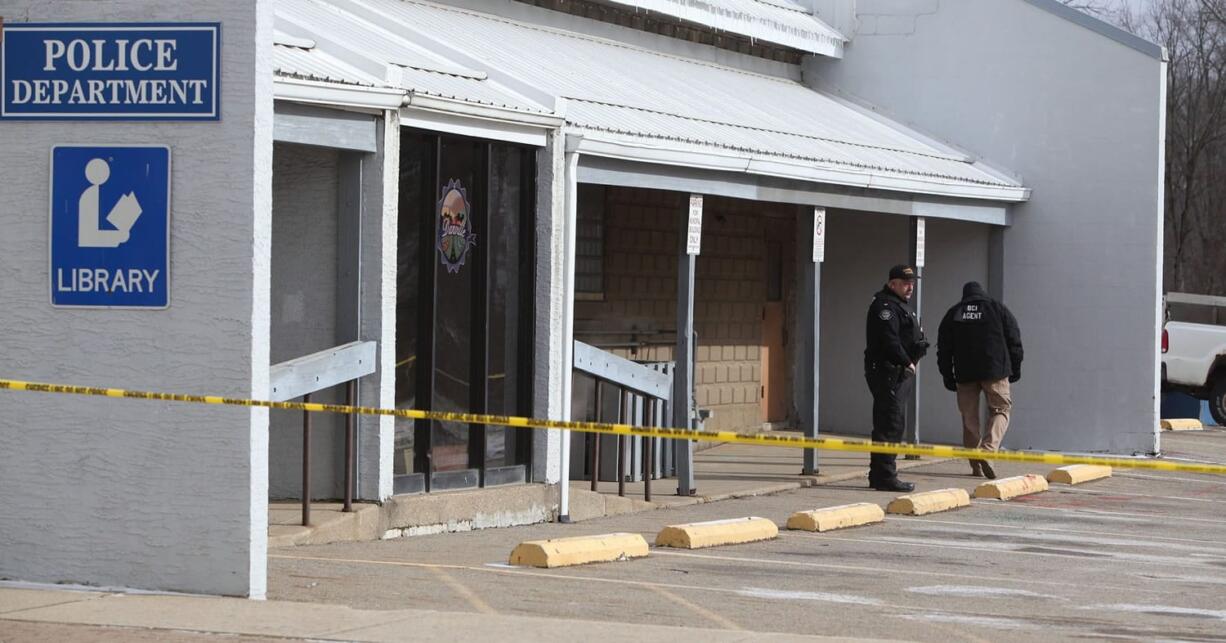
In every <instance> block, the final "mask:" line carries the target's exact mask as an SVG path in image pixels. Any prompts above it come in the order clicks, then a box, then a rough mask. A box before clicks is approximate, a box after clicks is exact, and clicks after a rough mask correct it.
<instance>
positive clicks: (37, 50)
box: [0, 23, 221, 120]
mask: <svg viewBox="0 0 1226 643" xmlns="http://www.w3.org/2000/svg"><path fill="white" fill-rule="evenodd" d="M2 37H3V44H2V46H0V80H2V81H3V85H0V99H2V100H0V118H7V119H126V120H217V119H219V118H220V106H219V96H220V87H219V76H218V73H219V69H220V64H219V61H220V55H221V25H220V24H219V23H132V24H85V23H78V24H50V23H48V24H36V23H16V24H14V23H6V24H5V25H4V31H3V34H2Z"/></svg>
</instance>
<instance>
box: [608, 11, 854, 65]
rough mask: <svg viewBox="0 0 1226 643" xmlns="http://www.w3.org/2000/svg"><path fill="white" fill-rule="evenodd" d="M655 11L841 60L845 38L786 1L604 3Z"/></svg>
mask: <svg viewBox="0 0 1226 643" xmlns="http://www.w3.org/2000/svg"><path fill="white" fill-rule="evenodd" d="M604 1H605V2H609V3H610V4H616V5H621V6H625V7H633V8H635V9H638V10H643V11H654V12H657V13H661V14H664V15H667V16H672V17H674V18H679V19H681V20H685V21H687V22H693V23H696V24H700V25H704V26H707V27H713V28H715V29H719V30H721V31H727V32H730V33H735V34H739V35H742V36H745V37H748V38H752V39H755V40H763V41H766V42H771V43H775V44H778V45H783V46H785V47H791V48H793V49H799V50H801V51H807V52H811V53H815V54H823V55H826V56H834V57H842V55H843V43H845V42H847V38H845V37H844V36H843V34H840V33H839V32H838V31H835V30H834V29H833V28H832V27H830V26H829V25H827V24H826V23H825V22H822V20H821V19H820V18H818V17H817V16H815V15H813V12H812V11H811V10H810V9H808V8H806V7H803V6H801V5H799V4H797V3H795V2H790V1H789V0H604Z"/></svg>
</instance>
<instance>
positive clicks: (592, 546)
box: [508, 533, 648, 568]
mask: <svg viewBox="0 0 1226 643" xmlns="http://www.w3.org/2000/svg"><path fill="white" fill-rule="evenodd" d="M647 552H648V548H647V541H646V540H644V539H643V536H642V535H640V534H627V533H616V534H599V535H595V536H571V537H569V538H554V539H552V540H529V541H527V542H522V543H520V544H519V545H518V546H516V547H515V549H514V550H513V551H511V557H510V559H509V560H508V562H509V563H510V564H512V565H517V566H520V567H547V568H553V567H569V566H571V565H585V564H587V563H607V562H611V561H617V560H629V559H631V558H643V557H645V556H647Z"/></svg>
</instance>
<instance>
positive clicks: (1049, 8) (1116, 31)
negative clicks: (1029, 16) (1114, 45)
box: [1025, 0, 1167, 62]
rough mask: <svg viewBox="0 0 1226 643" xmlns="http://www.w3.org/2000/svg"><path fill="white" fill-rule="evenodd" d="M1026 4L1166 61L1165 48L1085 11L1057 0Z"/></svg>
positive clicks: (1027, 0) (1155, 58)
mask: <svg viewBox="0 0 1226 643" xmlns="http://www.w3.org/2000/svg"><path fill="white" fill-rule="evenodd" d="M1025 2H1026V3H1027V4H1030V5H1033V6H1035V7H1036V8H1039V9H1042V10H1043V11H1046V12H1048V13H1050V14H1053V15H1056V16H1059V17H1061V18H1064V19H1065V20H1068V21H1069V22H1072V23H1073V24H1076V25H1078V26H1081V27H1084V28H1086V29H1089V30H1090V31H1093V32H1094V33H1097V34H1099V35H1101V36H1106V37H1107V38H1110V39H1112V40H1114V41H1116V42H1118V43H1120V44H1121V45H1124V46H1125V47H1128V48H1129V49H1132V50H1134V51H1138V52H1140V53H1142V54H1145V55H1146V56H1149V57H1150V58H1153V59H1154V60H1159V61H1162V62H1167V55H1166V48H1165V47H1163V46H1162V45H1158V44H1155V43H1152V42H1150V41H1148V40H1146V39H1144V38H1142V37H1140V36H1138V35H1136V34H1132V33H1129V32H1127V31H1124V30H1123V29H1120V28H1119V27H1116V26H1115V25H1113V24H1111V23H1109V22H1106V21H1103V20H1100V19H1098V18H1095V17H1094V16H1091V15H1089V14H1087V13H1084V12H1081V11H1078V10H1076V9H1074V8H1072V7H1069V6H1067V5H1065V4H1064V3H1062V2H1058V1H1057V0H1025Z"/></svg>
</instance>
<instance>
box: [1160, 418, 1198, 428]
mask: <svg viewBox="0 0 1226 643" xmlns="http://www.w3.org/2000/svg"><path fill="white" fill-rule="evenodd" d="M1160 426H1161V427H1162V430H1163V431H1203V430H1204V429H1205V425H1204V424H1202V423H1201V421H1200V420H1197V419H1193V418H1177V419H1171V420H1162V421H1161V422H1160Z"/></svg>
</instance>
